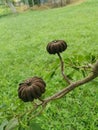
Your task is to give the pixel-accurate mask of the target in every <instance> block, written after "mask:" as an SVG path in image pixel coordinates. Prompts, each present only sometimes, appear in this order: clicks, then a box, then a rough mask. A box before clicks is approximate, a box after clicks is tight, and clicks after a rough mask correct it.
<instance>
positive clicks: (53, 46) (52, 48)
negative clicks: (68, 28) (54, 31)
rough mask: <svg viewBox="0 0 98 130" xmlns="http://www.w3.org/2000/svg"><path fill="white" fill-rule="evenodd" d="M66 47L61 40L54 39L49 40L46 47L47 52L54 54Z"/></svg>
mask: <svg viewBox="0 0 98 130" xmlns="http://www.w3.org/2000/svg"><path fill="white" fill-rule="evenodd" d="M66 48H67V44H66V42H65V41H63V40H54V41H52V42H49V43H48V45H47V47H46V49H47V51H48V52H49V54H56V53H60V52H63V51H64V50H65V49H66Z"/></svg>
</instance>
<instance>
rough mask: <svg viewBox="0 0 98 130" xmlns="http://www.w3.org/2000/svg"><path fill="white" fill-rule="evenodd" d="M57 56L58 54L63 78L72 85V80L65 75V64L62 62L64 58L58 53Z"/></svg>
mask: <svg viewBox="0 0 98 130" xmlns="http://www.w3.org/2000/svg"><path fill="white" fill-rule="evenodd" d="M57 54H58V56H59V59H60V62H61V73H62V76H63V78H64V79H65V80H66V81H67V83H68V84H71V81H70V79H69V78H68V77H67V76H66V75H65V74H64V62H63V60H62V57H61V55H60V53H57Z"/></svg>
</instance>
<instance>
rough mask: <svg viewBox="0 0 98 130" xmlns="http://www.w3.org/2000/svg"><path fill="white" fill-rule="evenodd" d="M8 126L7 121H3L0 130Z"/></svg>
mask: <svg viewBox="0 0 98 130" xmlns="http://www.w3.org/2000/svg"><path fill="white" fill-rule="evenodd" d="M7 124H8V121H7V120H6V119H5V120H4V121H3V122H2V124H1V125H0V130H4V127H5V126H6V125H7Z"/></svg>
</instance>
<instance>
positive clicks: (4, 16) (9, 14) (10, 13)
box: [0, 13, 18, 19]
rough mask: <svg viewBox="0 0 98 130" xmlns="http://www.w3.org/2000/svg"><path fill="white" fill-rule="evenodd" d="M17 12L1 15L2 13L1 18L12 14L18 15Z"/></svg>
mask: <svg viewBox="0 0 98 130" xmlns="http://www.w3.org/2000/svg"><path fill="white" fill-rule="evenodd" d="M17 14H18V13H15V14H14V13H8V14H1V15H0V19H1V18H4V17H8V16H12V15H17Z"/></svg>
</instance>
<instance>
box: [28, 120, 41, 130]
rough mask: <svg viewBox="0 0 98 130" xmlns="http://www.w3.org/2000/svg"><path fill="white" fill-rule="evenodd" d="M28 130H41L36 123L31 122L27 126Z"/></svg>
mask: <svg viewBox="0 0 98 130" xmlns="http://www.w3.org/2000/svg"><path fill="white" fill-rule="evenodd" d="M29 128H30V130H42V128H41V127H40V125H39V124H38V123H34V122H31V123H30V126H29Z"/></svg>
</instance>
